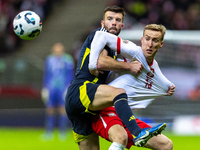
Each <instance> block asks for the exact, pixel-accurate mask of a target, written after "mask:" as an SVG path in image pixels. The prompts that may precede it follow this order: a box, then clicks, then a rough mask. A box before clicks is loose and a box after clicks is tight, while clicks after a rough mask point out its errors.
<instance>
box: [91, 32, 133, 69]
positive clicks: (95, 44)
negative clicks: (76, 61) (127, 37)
mask: <svg viewBox="0 0 200 150" xmlns="http://www.w3.org/2000/svg"><path fill="white" fill-rule="evenodd" d="M106 45H107V46H108V47H110V48H111V49H113V50H114V51H116V52H117V53H118V54H122V55H123V56H124V57H125V58H129V59H131V58H133V57H134V56H135V52H134V47H135V48H136V47H137V46H136V45H135V44H134V43H132V42H130V41H129V42H127V43H123V42H122V41H121V39H120V38H119V37H118V36H116V35H113V34H110V33H107V32H102V31H97V32H96V33H95V36H94V39H93V41H92V43H91V51H90V59H89V69H90V70H95V69H97V60H98V58H99V55H100V53H101V51H102V50H103V48H104V47H105V46H106Z"/></svg>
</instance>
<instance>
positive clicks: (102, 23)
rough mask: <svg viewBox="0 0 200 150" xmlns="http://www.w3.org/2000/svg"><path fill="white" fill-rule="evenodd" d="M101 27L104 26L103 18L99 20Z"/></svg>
mask: <svg viewBox="0 0 200 150" xmlns="http://www.w3.org/2000/svg"><path fill="white" fill-rule="evenodd" d="M101 27H103V28H104V20H101Z"/></svg>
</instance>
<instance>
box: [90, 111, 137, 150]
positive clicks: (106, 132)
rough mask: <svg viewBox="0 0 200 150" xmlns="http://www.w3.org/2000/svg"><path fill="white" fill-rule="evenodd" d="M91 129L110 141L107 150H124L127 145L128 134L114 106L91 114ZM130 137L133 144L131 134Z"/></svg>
mask: <svg viewBox="0 0 200 150" xmlns="http://www.w3.org/2000/svg"><path fill="white" fill-rule="evenodd" d="M92 129H93V131H95V132H96V133H97V134H98V135H99V136H101V137H102V138H104V139H106V140H108V141H111V142H112V144H111V146H110V147H109V150H112V149H114V150H124V149H125V147H126V146H127V142H128V135H127V132H126V130H125V128H124V127H123V123H122V121H121V119H119V117H118V116H117V114H116V112H115V109H114V107H108V108H106V109H103V110H102V111H100V113H99V114H98V115H95V116H93V120H92ZM129 133H130V132H129ZM130 135H131V133H130ZM131 137H132V144H133V136H132V135H131ZM132 144H131V145H132ZM131 145H128V147H127V148H129V147H130V146H131Z"/></svg>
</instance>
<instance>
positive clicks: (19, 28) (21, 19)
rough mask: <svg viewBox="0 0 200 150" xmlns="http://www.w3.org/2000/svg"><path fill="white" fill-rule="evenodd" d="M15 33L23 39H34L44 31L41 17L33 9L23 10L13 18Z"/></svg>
mask: <svg viewBox="0 0 200 150" xmlns="http://www.w3.org/2000/svg"><path fill="white" fill-rule="evenodd" d="M13 30H14V32H15V34H16V35H17V36H18V37H19V38H21V39H23V40H32V39H34V38H36V37H37V36H38V35H39V34H40V32H41V31H42V22H41V20H40V17H39V16H38V15H37V14H36V13H35V12H33V11H29V10H27V11H22V12H20V13H19V14H18V15H17V16H16V17H15V18H14V20H13Z"/></svg>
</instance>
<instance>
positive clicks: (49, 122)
mask: <svg viewBox="0 0 200 150" xmlns="http://www.w3.org/2000/svg"><path fill="white" fill-rule="evenodd" d="M54 114H55V108H54V107H47V108H46V109H45V130H46V131H45V133H44V134H42V135H41V137H40V138H41V140H42V141H51V140H53V138H54V134H53V128H54V125H55V115H54Z"/></svg>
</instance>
